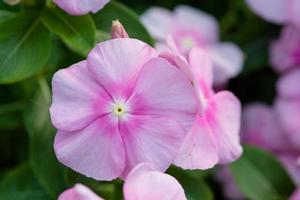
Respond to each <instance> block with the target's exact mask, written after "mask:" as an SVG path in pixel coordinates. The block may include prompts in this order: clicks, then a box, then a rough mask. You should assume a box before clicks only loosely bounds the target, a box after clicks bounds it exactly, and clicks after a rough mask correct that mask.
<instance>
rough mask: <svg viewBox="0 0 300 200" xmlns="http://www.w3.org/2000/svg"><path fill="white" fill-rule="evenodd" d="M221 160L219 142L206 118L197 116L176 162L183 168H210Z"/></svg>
mask: <svg viewBox="0 0 300 200" xmlns="http://www.w3.org/2000/svg"><path fill="white" fill-rule="evenodd" d="M218 161H219V157H218V149H217V144H216V142H215V138H214V136H213V133H212V131H211V128H210V127H209V124H208V123H207V120H206V118H203V117H200V116H197V119H196V122H195V124H194V126H193V128H192V130H191V131H190V132H189V133H188V134H187V136H186V137H185V139H184V142H183V145H182V146H181V149H180V151H179V153H178V155H177V158H176V160H175V162H174V164H175V165H177V166H179V167H181V168H183V169H209V168H212V167H213V166H214V165H216V164H217V163H218Z"/></svg>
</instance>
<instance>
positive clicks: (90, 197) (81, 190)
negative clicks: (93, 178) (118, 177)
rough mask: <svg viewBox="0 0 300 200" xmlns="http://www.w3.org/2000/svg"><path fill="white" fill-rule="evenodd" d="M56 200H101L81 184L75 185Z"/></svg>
mask: <svg viewBox="0 0 300 200" xmlns="http://www.w3.org/2000/svg"><path fill="white" fill-rule="evenodd" d="M58 200H103V199H102V198H101V197H99V196H97V195H96V194H95V193H94V192H93V191H92V190H90V189H89V188H87V187H86V186H84V185H82V184H76V185H75V186H74V187H73V188H70V189H68V190H66V191H64V192H63V193H62V194H61V195H59V197H58Z"/></svg>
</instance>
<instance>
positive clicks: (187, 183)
mask: <svg viewBox="0 0 300 200" xmlns="http://www.w3.org/2000/svg"><path fill="white" fill-rule="evenodd" d="M167 173H168V174H170V175H172V176H174V177H175V178H176V179H177V180H178V182H179V183H180V184H181V185H182V187H183V188H184V191H185V194H186V197H187V199H188V200H198V199H201V200H212V199H213V193H212V191H211V189H210V188H209V187H208V185H207V184H206V183H205V182H204V180H203V179H202V178H200V177H199V176H198V175H197V176H195V174H197V173H192V172H191V171H185V170H182V169H180V168H177V167H175V166H172V167H171V168H169V169H168V172H167Z"/></svg>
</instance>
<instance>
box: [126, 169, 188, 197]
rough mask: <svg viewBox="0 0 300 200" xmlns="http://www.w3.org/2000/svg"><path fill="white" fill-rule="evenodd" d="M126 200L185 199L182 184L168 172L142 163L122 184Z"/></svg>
mask: <svg viewBox="0 0 300 200" xmlns="http://www.w3.org/2000/svg"><path fill="white" fill-rule="evenodd" d="M124 196H125V199H126V200H158V199H159V200H186V197H185V194H184V190H183V188H182V186H181V185H180V184H179V183H178V182H177V180H176V179H175V178H173V177H172V176H170V175H168V174H164V173H161V172H158V171H155V170H154V169H153V168H152V167H151V166H150V165H148V164H145V163H142V164H140V165H138V166H136V167H135V168H134V169H133V170H132V171H131V172H130V173H129V175H128V177H127V179H126V182H125V184H124Z"/></svg>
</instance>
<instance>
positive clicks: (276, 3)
mask: <svg viewBox="0 0 300 200" xmlns="http://www.w3.org/2000/svg"><path fill="white" fill-rule="evenodd" d="M246 2H247V3H248V5H249V6H250V8H251V9H252V10H253V11H254V12H255V13H256V14H257V15H259V16H261V17H262V18H264V19H265V20H267V21H270V22H274V23H278V24H283V23H287V22H288V18H289V13H288V10H289V4H290V3H291V2H292V1H287V0H246Z"/></svg>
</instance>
